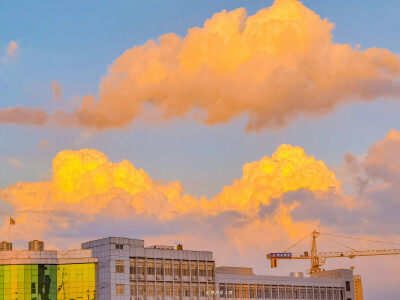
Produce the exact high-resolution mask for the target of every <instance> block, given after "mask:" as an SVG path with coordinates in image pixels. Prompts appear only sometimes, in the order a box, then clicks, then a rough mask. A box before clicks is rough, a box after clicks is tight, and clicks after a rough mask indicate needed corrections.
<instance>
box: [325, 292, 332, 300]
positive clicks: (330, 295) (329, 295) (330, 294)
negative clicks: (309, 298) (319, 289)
mask: <svg viewBox="0 0 400 300" xmlns="http://www.w3.org/2000/svg"><path fill="white" fill-rule="evenodd" d="M326 299H328V300H332V291H331V290H327V293H326Z"/></svg>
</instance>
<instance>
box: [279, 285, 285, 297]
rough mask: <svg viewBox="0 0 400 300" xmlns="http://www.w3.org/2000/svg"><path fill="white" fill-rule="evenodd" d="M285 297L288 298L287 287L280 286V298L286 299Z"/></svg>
mask: <svg viewBox="0 0 400 300" xmlns="http://www.w3.org/2000/svg"><path fill="white" fill-rule="evenodd" d="M284 298H286V295H285V288H284V287H279V299H284Z"/></svg>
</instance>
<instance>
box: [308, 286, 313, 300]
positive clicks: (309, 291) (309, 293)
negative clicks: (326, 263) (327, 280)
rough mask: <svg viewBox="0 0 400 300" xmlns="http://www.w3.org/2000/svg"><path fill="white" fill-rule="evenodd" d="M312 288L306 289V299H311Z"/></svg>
mask: <svg viewBox="0 0 400 300" xmlns="http://www.w3.org/2000/svg"><path fill="white" fill-rule="evenodd" d="M312 298H313V297H312V288H311V287H308V288H307V299H312Z"/></svg>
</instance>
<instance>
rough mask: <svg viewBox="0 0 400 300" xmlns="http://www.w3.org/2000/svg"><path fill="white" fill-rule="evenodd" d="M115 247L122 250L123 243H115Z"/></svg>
mask: <svg viewBox="0 0 400 300" xmlns="http://www.w3.org/2000/svg"><path fill="white" fill-rule="evenodd" d="M115 249H119V250H124V245H122V244H115Z"/></svg>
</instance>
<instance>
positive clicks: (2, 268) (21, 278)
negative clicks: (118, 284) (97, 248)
mask: <svg viewBox="0 0 400 300" xmlns="http://www.w3.org/2000/svg"><path fill="white" fill-rule="evenodd" d="M38 245H39V247H38V248H39V249H40V248H41V247H40V246H41V245H42V244H41V243H39V244H38ZM96 264H97V259H96V258H93V257H92V251H91V250H68V251H51V250H50V251H49V250H38V251H36V250H11V251H6V250H3V251H0V300H6V299H7V300H11V299H18V300H21V299H23V300H27V299H29V300H39V299H46V300H53V299H82V300H83V299H85V300H87V299H89V300H92V299H95V298H96Z"/></svg>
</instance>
